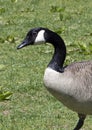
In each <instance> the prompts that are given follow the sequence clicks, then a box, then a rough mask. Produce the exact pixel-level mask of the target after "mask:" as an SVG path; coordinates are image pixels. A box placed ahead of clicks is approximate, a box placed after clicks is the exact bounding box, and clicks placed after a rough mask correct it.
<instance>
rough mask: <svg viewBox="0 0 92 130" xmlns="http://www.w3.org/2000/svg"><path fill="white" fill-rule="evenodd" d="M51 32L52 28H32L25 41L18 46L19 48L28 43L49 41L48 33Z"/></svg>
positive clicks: (34, 43)
mask: <svg viewBox="0 0 92 130" xmlns="http://www.w3.org/2000/svg"><path fill="white" fill-rule="evenodd" d="M50 32H51V31H50V30H48V29H46V28H42V27H39V28H34V29H31V30H30V31H29V32H28V33H27V35H26V37H25V39H24V40H23V42H22V43H21V44H20V45H19V46H18V47H17V49H21V48H23V47H25V46H28V45H37V44H41V43H45V42H49V41H48V37H49V35H48V33H50ZM47 35H48V36H47Z"/></svg>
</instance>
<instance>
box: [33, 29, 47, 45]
mask: <svg viewBox="0 0 92 130" xmlns="http://www.w3.org/2000/svg"><path fill="white" fill-rule="evenodd" d="M44 33H45V30H41V31H39V32H38V35H37V37H36V39H35V42H34V44H40V43H44V42H45V38H44Z"/></svg>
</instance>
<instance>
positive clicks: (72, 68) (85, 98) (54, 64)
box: [17, 27, 92, 130]
mask: <svg viewBox="0 0 92 130" xmlns="http://www.w3.org/2000/svg"><path fill="white" fill-rule="evenodd" d="M46 42H48V43H51V44H52V45H53V46H54V55H53V57H52V59H51V61H50V63H49V64H48V66H47V68H46V70H45V74H44V84H45V86H46V88H47V90H48V91H49V92H51V94H52V95H54V96H55V97H56V98H57V99H58V100H59V101H60V102H62V103H63V104H64V105H65V106H67V107H68V108H69V109H71V110H73V111H75V112H77V113H78V116H79V120H78V123H77V125H76V127H75V128H74V130H79V129H80V128H81V127H82V126H83V123H84V120H85V118H86V115H91V114H92V61H83V62H77V63H72V64H70V65H68V66H65V67H64V66H63V64H64V60H65V57H66V46H65V44H64V41H63V40H62V38H61V37H60V36H59V35H58V34H57V33H55V32H53V31H51V30H49V29H47V28H42V27H39V28H34V29H32V30H30V31H29V32H28V33H27V35H26V38H25V39H24V40H23V42H22V43H21V44H20V45H19V46H18V47H17V49H20V48H23V47H24V46H27V45H36V44H41V43H46Z"/></svg>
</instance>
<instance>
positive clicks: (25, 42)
mask: <svg viewBox="0 0 92 130" xmlns="http://www.w3.org/2000/svg"><path fill="white" fill-rule="evenodd" d="M28 45H30V43H29V42H28V40H24V41H23V42H22V43H21V44H20V45H19V46H18V47H17V49H21V48H23V47H25V46H28Z"/></svg>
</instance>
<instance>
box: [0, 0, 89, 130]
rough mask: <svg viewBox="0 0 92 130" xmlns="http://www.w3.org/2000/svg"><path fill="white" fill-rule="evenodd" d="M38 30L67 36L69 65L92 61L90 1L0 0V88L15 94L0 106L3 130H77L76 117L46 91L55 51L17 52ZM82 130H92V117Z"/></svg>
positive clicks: (0, 129)
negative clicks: (47, 70) (29, 34)
mask: <svg viewBox="0 0 92 130" xmlns="http://www.w3.org/2000/svg"><path fill="white" fill-rule="evenodd" d="M39 26H42V27H47V28H49V29H51V30H53V31H55V32H57V33H58V34H59V35H61V36H62V38H63V39H64V41H65V43H66V46H67V58H66V61H65V64H70V63H71V62H74V61H82V60H90V59H92V1H91V0H75V1H74V0H61V1H60V0H56V1H54V2H53V0H46V1H43V0H38V1H37V0H6V1H5V0H0V30H1V31H0V88H2V91H4V92H12V93H13V94H12V96H11V97H9V100H4V101H1V102H0V130H72V129H73V128H74V126H75V125H76V123H77V120H78V117H77V114H76V113H75V112H72V111H71V110H69V109H67V108H66V107H65V106H64V105H62V104H61V103H60V102H58V101H57V100H56V99H55V98H54V97H53V96H52V95H51V94H50V93H49V92H48V91H47V90H46V89H45V87H44V85H43V74H44V70H45V68H46V66H47V64H48V62H49V60H50V59H51V57H52V54H53V48H52V46H50V45H41V46H35V47H34V46H30V47H27V48H24V49H22V50H20V51H19V50H17V49H16V47H17V45H19V44H20V43H21V41H22V40H23V38H24V37H25V34H26V33H27V32H28V30H30V29H31V28H34V27H39ZM82 129H83V130H92V116H88V117H87V118H86V121H85V124H84V126H83V128H82Z"/></svg>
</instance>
